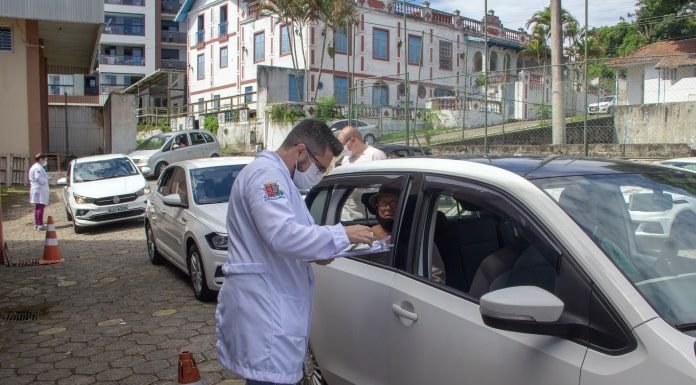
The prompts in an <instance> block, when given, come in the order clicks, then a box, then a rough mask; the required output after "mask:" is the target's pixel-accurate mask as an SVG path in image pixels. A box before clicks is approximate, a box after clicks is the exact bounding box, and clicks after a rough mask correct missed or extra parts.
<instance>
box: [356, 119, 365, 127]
mask: <svg viewBox="0 0 696 385" xmlns="http://www.w3.org/2000/svg"><path fill="white" fill-rule="evenodd" d="M353 124H355V126H356V127H365V126H367V123H365V122H363V121H362V120H354V121H353Z"/></svg>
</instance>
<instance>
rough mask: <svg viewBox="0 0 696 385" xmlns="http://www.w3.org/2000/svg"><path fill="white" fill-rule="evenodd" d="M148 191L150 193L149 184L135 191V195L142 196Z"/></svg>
mask: <svg viewBox="0 0 696 385" xmlns="http://www.w3.org/2000/svg"><path fill="white" fill-rule="evenodd" d="M149 193H150V186H145V187H143V188H141V189H140V190H138V191H136V192H135V195H137V196H143V195H147V194H149Z"/></svg>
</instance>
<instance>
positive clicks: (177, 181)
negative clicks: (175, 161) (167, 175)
mask: <svg viewBox="0 0 696 385" xmlns="http://www.w3.org/2000/svg"><path fill="white" fill-rule="evenodd" d="M169 193H170V194H178V195H179V198H180V199H181V203H182V204H185V205H187V204H188V191H187V189H186V174H185V173H184V170H183V169H182V168H181V167H174V174H173V175H172V182H171V185H170V190H169Z"/></svg>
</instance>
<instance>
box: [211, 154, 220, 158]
mask: <svg viewBox="0 0 696 385" xmlns="http://www.w3.org/2000/svg"><path fill="white" fill-rule="evenodd" d="M210 157H211V158H219V157H220V155H218V154H213V155H211V156H210Z"/></svg>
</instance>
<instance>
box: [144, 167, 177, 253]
mask: <svg viewBox="0 0 696 385" xmlns="http://www.w3.org/2000/svg"><path fill="white" fill-rule="evenodd" d="M174 170H175V169H174V168H173V167H170V168H168V169H165V170H164V171H163V172H162V175H160V177H159V179H158V181H157V186H156V187H155V191H154V192H152V193H151V194H150V197H149V198H148V199H149V201H150V205H149V206H148V209H149V210H150V212H148V220H149V221H150V226H151V228H152V233H153V235H154V237H155V245H156V246H157V249H158V250H159V251H160V253H162V254H164V255H165V256H167V257H170V256H171V254H172V250H171V246H170V245H169V242H167V239H166V235H167V233H166V232H164V231H163V230H162V226H163V225H164V222H163V221H162V219H161V217H162V215H163V214H164V213H166V212H167V209H168V206H166V205H165V204H164V203H163V202H162V198H163V197H165V196H167V195H169V191H171V187H172V186H171V185H172V176H173V175H174Z"/></svg>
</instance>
